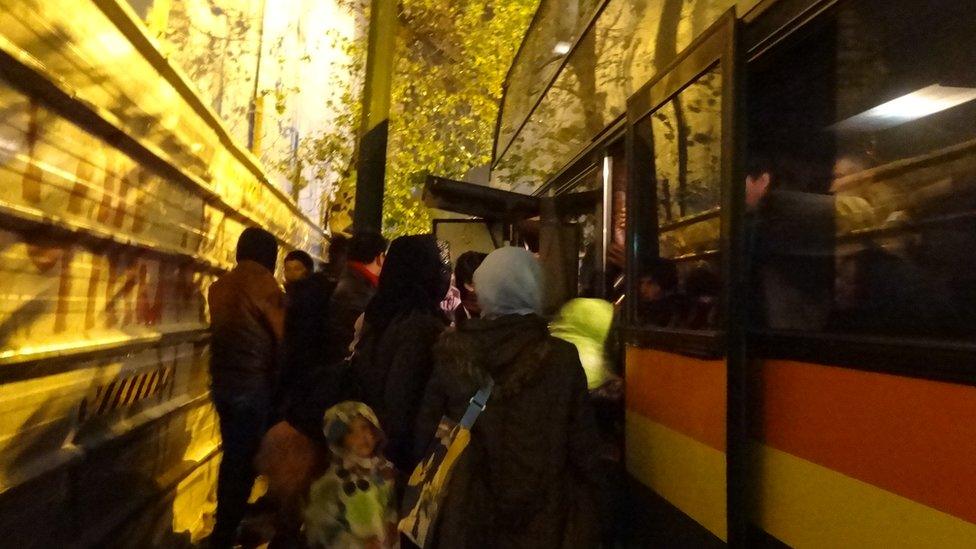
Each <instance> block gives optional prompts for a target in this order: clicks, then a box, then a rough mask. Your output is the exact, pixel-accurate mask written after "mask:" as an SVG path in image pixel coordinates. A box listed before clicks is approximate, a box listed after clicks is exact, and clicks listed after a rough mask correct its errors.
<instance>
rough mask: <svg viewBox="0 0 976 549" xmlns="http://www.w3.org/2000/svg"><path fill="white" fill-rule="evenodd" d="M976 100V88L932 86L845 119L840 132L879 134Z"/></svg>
mask: <svg viewBox="0 0 976 549" xmlns="http://www.w3.org/2000/svg"><path fill="white" fill-rule="evenodd" d="M974 99H976V88H958V87H951V86H942V85H940V84H932V85H931V86H926V87H924V88H922V89H919V90H916V91H913V92H911V93H909V94H906V95H903V96H901V97H897V98H895V99H892V100H891V101H888V102H887V103H882V104H880V105H878V106H877V107H874V108H873V109H870V110H866V111H864V112H862V113H861V114H858V115H855V116H852V117H850V118H848V119H846V120H842V121H840V122H838V123H836V124H834V125H833V126H831V129H833V130H836V131H860V132H867V131H878V130H884V129H887V128H892V127H894V126H898V125H901V124H904V123H906V122H911V121H913V120H918V119H920V118H925V117H926V116H929V115H933V114H935V113H938V112H942V111H944V110H947V109H951V108H953V107H956V106H959V105H962V104H963V103H967V102H969V101H972V100H974Z"/></svg>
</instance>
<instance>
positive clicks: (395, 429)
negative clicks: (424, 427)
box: [353, 311, 446, 474]
mask: <svg viewBox="0 0 976 549" xmlns="http://www.w3.org/2000/svg"><path fill="white" fill-rule="evenodd" d="M445 328H446V323H445V320H444V319H443V317H438V316H436V315H434V314H432V313H429V312H427V311H409V312H407V313H403V314H401V315H399V316H397V317H396V318H394V319H393V320H392V321H391V322H390V323H389V325H387V326H386V329H385V330H383V331H382V332H380V331H377V330H375V329H373V328H372V327H371V326H370V325H369V324H367V325H366V328H365V330H364V333H363V337H362V340H361V341H360V343H359V346H358V347H357V350H356V358H355V360H354V362H353V369H354V372H355V377H356V380H357V383H358V385H359V389H360V391H361V394H362V400H363V402H365V403H366V404H368V405H369V406H370V407H371V408H373V410H374V411H375V412H376V415H377V416H378V417H379V419H380V424H381V425H382V427H383V431H384V432H385V434H386V437H387V447H386V449H385V453H386V456H387V458H388V459H389V460H390V461H392V462H393V464H394V465H395V466H396V467H397V469H398V470H399V471H400V472H401V473H406V474H409V473H410V471H411V470H413V467H414V466H415V465H416V461H414V459H413V446H414V439H413V436H414V430H413V426H414V422H415V420H416V417H417V411H418V409H419V408H420V401H421V400H422V398H423V396H424V388H425V387H426V386H427V380H428V379H429V378H430V373H431V370H432V369H433V364H434V356H433V353H434V344H435V343H436V342H437V338H438V337H439V336H440V334H441V332H443V331H444V329H445Z"/></svg>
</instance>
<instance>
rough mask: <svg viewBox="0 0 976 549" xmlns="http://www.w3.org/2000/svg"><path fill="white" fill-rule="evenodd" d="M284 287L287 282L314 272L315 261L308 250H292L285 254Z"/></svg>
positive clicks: (297, 279) (306, 276)
mask: <svg viewBox="0 0 976 549" xmlns="http://www.w3.org/2000/svg"><path fill="white" fill-rule="evenodd" d="M284 264H285V268H284V274H285V287H286V288H287V286H288V285H289V284H293V283H295V282H298V281H299V280H303V279H305V278H308V277H309V276H310V275H311V274H312V273H313V272H315V262H314V261H312V256H310V255H308V252H304V251H302V250H292V251H290V252H288V255H286V256H285V262H284Z"/></svg>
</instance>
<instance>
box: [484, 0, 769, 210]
mask: <svg viewBox="0 0 976 549" xmlns="http://www.w3.org/2000/svg"><path fill="white" fill-rule="evenodd" d="M751 4H752V1H747V0H738V1H736V0H609V2H607V4H606V7H605V8H604V9H603V11H602V12H600V14H599V16H598V19H597V20H596V22H595V24H594V25H593V26H592V27H590V28H589V29H588V31H587V32H586V33H585V34H583V35H582V38H581V39H580V41H579V44H578V46H577V47H576V49H575V50H573V52H572V54H571V55H570V58H569V60H568V61H567V62H566V64H565V66H564V67H563V68H562V70H561V71H560V72H559V73H558V74H557V75H556V76H555V79H554V80H553V84H552V86H551V87H550V88H549V89H548V90H546V91H545V96H544V97H543V98H542V100H541V101H540V102H539V106H538V108H536V110H535V111H533V112H532V113H531V115H530V116H528V119H525V116H524V115H523V116H520V117H513V118H512V120H511V123H514V122H515V120H517V121H518V124H521V123H522V122H523V120H524V121H525V125H524V127H522V129H521V130H519V131H517V132H516V129H517V128H518V125H512V126H511V131H506V127H507V126H506V125H507V124H509V123H510V122H509V121H508V117H509V115H508V112H507V111H504V112H503V116H502V127H501V128H500V133H499V140H498V145H499V146H498V148H497V149H496V151H495V154H496V155H497V158H496V159H495V162H496V163H495V165H494V166H493V168H492V175H491V178H492V179H491V185H492V186H494V187H500V188H505V189H510V190H515V191H518V192H524V193H531V192H533V191H535V190H536V189H538V188H539V187H540V186H542V185H543V184H545V182H546V180H547V179H549V178H550V177H552V176H553V175H554V174H556V173H557V172H558V171H559V170H560V169H562V168H563V167H564V166H566V164H567V163H568V162H569V161H570V160H571V159H572V158H573V157H574V156H575V155H577V154H578V153H579V152H580V151H582V150H583V149H584V148H585V147H586V146H587V145H588V144H589V143H590V142H591V140H592V139H593V137H594V136H596V135H597V134H599V132H600V131H602V130H603V129H604V128H606V127H607V126H608V125H609V124H611V123H612V122H613V121H614V120H615V119H616V118H617V117H619V116H620V115H622V114H623V113H624V112H625V111H626V109H627V98H628V97H630V96H631V95H633V94H634V93H635V92H636V91H637V90H638V89H639V88H640V87H641V86H643V85H644V84H645V83H646V82H647V81H648V80H649V79H650V78H652V77H653V76H654V75H655V74H656V73H657V72H658V71H660V70H662V69H664V68H666V67H667V66H668V64H670V63H671V62H673V61H674V59H675V57H677V55H678V52H680V51H682V50H683V49H684V48H686V47H687V46H688V45H690V44H691V43H692V41H693V40H694V39H695V37H697V36H699V35H701V33H702V32H704V31H705V30H706V29H708V27H709V26H710V25H712V24H713V23H714V22H715V21H716V20H718V18H719V17H720V16H721V15H722V14H723V13H725V11H726V10H728V9H729V8H730V7H732V6H736V5H738V7H739V9H740V10H741V9H743V8H745V7H747V6H749V5H751ZM740 13H741V12H740ZM521 63H522V62H521V61H519V64H517V65H516V66H517V67H518V66H520V65H521ZM550 74H551V73H547V72H545V71H542V70H539V71H537V73H532V74H526V75H525V77H527V78H538V77H540V76H541V77H548V76H550ZM546 83H548V81H546ZM512 93H513V92H512V89H511V88H510V89H509V91H508V92H507V94H512ZM536 97H537V96H536ZM505 101H506V105H505V107H504V108H505V109H509V108H510V107H509V106H508V102H509V99H508V97H507V96H506V100H505ZM513 101H514V99H513ZM513 104H514V103H513ZM513 112H514V110H513ZM525 112H526V113H528V109H526V110H525Z"/></svg>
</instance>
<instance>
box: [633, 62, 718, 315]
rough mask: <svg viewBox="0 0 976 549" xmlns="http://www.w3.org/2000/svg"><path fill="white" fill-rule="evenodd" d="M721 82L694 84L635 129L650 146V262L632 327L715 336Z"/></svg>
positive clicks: (641, 272)
mask: <svg viewBox="0 0 976 549" xmlns="http://www.w3.org/2000/svg"><path fill="white" fill-rule="evenodd" d="M721 109H722V75H721V72H720V71H719V70H718V68H715V69H712V70H710V71H708V72H706V73H704V74H703V75H702V76H700V77H698V79H696V80H695V81H693V82H692V83H691V84H689V85H688V86H686V87H685V88H684V89H683V90H681V91H680V92H679V93H678V94H677V95H675V96H674V97H673V98H671V99H670V100H669V101H667V102H666V103H664V104H663V105H661V106H660V107H659V108H658V109H657V110H655V111H654V112H653V113H651V114H650V115H648V117H647V118H645V119H644V120H643V121H641V122H639V124H642V125H643V126H644V127H643V128H641V130H642V134H643V135H644V136H646V139H647V140H648V141H649V147H647V150H649V151H651V155H652V156H653V158H652V161H651V162H650V163H646V162H645V163H644V165H648V164H649V165H650V166H651V170H652V173H653V178H651V180H652V184H653V185H654V193H653V194H654V196H655V197H656V198H655V206H654V207H655V209H656V222H657V235H658V241H657V246H656V247H657V254H650V255H651V257H644V258H643V260H642V261H641V264H640V265H638V268H637V269H636V272H635V274H636V276H637V277H638V280H636V281H635V282H636V283H635V284H634V289H635V291H636V293H637V295H636V296H635V297H636V298H637V300H638V303H637V306H636V315H637V319H636V320H637V321H638V323H639V324H642V325H645V326H659V327H668V328H681V329H692V330H714V329H715V328H716V327H717V325H718V311H719V307H718V304H719V298H720V290H721V286H722V284H721V280H720V278H719V273H720V266H719V235H720V227H721V223H720V208H719V206H720V203H721V173H722V171H721V160H722V112H721Z"/></svg>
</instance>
